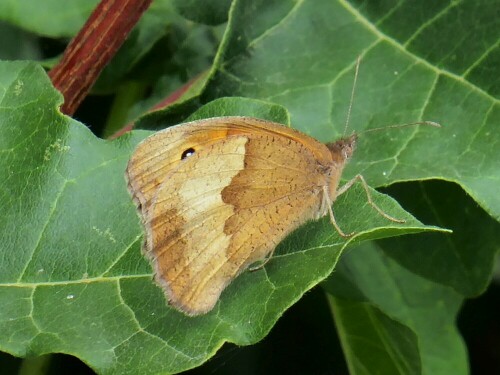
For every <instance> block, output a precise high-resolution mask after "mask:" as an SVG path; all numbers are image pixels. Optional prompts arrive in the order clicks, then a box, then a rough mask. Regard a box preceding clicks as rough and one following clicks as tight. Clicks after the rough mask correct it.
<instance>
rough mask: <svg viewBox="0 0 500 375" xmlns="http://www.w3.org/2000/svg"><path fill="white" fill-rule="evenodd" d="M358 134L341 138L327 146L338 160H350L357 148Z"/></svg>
mask: <svg viewBox="0 0 500 375" xmlns="http://www.w3.org/2000/svg"><path fill="white" fill-rule="evenodd" d="M357 140H358V136H357V134H352V135H350V136H349V137H346V138H341V139H339V140H338V141H335V142H332V143H328V144H327V145H326V146H327V147H328V149H329V150H330V152H331V153H332V157H333V159H334V160H336V161H338V162H346V161H347V160H349V159H350V158H351V156H352V154H353V152H354V150H355V149H356V142H357Z"/></svg>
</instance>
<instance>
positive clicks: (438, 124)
mask: <svg viewBox="0 0 500 375" xmlns="http://www.w3.org/2000/svg"><path fill="white" fill-rule="evenodd" d="M423 123H424V124H426V125H430V126H434V127H436V128H442V126H441V124H440V123H438V122H435V121H424V122H423Z"/></svg>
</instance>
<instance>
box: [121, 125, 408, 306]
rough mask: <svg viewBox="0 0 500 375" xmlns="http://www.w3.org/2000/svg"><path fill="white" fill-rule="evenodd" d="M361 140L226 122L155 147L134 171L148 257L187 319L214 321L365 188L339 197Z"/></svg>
mask: <svg viewBox="0 0 500 375" xmlns="http://www.w3.org/2000/svg"><path fill="white" fill-rule="evenodd" d="M355 144H356V135H351V136H349V137H346V138H343V139H340V140H338V141H336V142H334V143H329V144H326V145H325V144H323V143H320V142H319V141H317V140H315V139H314V138H311V137H309V136H307V135H305V134H303V133H300V132H298V131H296V130H294V129H291V128H287V127H285V126H283V125H280V124H277V123H273V122H268V121H263V120H258V119H255V118H250V117H218V118H210V119H206V120H199V121H194V122H190V123H185V124H181V125H177V126H173V127H170V128H168V129H165V130H163V131H159V132H157V133H155V134H154V135H152V136H150V137H149V138H146V139H145V140H144V141H143V142H142V143H140V144H139V145H138V147H137V149H136V150H135V151H134V153H133V155H132V157H131V159H130V161H129V163H128V167H127V171H126V176H127V179H128V186H129V191H130V193H131V195H132V196H133V198H134V201H135V203H136V204H137V206H138V210H139V213H140V216H141V219H142V223H143V225H144V228H145V232H146V236H145V243H144V247H143V250H144V252H145V254H146V255H147V256H148V257H149V258H150V259H151V261H152V263H153V266H154V270H155V274H156V280H157V282H158V284H159V285H160V286H161V287H162V288H163V289H164V290H165V293H166V296H167V298H168V300H169V302H170V303H171V304H172V305H173V306H175V307H176V308H177V309H179V310H181V311H183V312H184V313H186V314H188V315H198V314H203V313H206V312H208V311H210V310H211V309H212V308H213V306H214V305H215V303H216V302H217V300H218V299H219V296H220V294H221V292H222V291H223V290H224V288H225V287H226V286H227V285H228V284H229V283H230V282H231V281H232V280H233V279H234V278H235V277H236V276H237V275H238V274H240V273H241V272H242V271H243V270H245V269H246V268H248V266H249V265H251V264H253V263H255V262H256V261H259V260H264V259H266V258H267V259H269V257H270V256H271V254H272V252H273V250H274V249H275V247H276V246H277V245H278V243H279V242H280V241H282V240H283V239H284V238H285V236H287V235H288V234H289V233H290V232H292V231H293V230H294V229H296V228H297V227H299V226H300V225H301V224H303V223H305V222H306V221H308V220H311V219H312V220H315V219H319V218H321V217H323V216H325V215H327V214H329V215H330V219H331V222H332V224H333V225H334V227H335V228H336V230H337V231H338V232H339V234H340V235H342V236H349V235H350V234H345V233H344V232H343V231H342V230H341V229H340V228H339V226H338V225H337V223H336V221H335V216H334V215H333V211H332V207H331V206H332V202H334V201H335V199H336V198H337V197H338V196H339V195H340V194H342V193H343V192H345V191H346V190H347V189H348V188H349V187H350V186H352V184H353V183H354V182H355V181H357V180H359V181H360V182H361V183H362V184H363V187H364V188H365V190H366V192H367V196H368V201H369V203H370V204H371V205H372V207H374V208H375V209H376V210H377V211H378V212H379V213H380V214H381V215H383V216H384V217H386V218H388V219H389V220H392V221H398V220H397V219H395V218H392V217H390V216H388V215H387V214H386V213H384V212H383V211H382V210H381V209H380V208H379V207H377V206H376V205H375V204H374V203H373V202H372V201H371V198H370V193H369V190H368V187H367V185H366V183H365V181H364V179H363V177H362V176H360V175H358V176H356V177H355V178H354V179H352V180H351V181H349V182H348V183H347V184H346V185H344V186H343V187H341V188H340V189H339V188H338V186H339V181H340V176H341V174H342V170H343V168H344V166H345V164H346V162H347V161H348V160H349V158H350V156H351V155H352V153H353V151H354V148H355Z"/></svg>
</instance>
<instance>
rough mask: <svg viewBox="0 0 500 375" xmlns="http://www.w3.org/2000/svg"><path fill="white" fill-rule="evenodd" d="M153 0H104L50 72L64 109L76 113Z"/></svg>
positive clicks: (62, 109)
mask: <svg viewBox="0 0 500 375" xmlns="http://www.w3.org/2000/svg"><path fill="white" fill-rule="evenodd" d="M151 2H152V0H102V1H101V2H100V3H99V4H98V5H97V7H96V8H95V9H94V11H93V12H92V14H91V15H90V17H89V19H88V20H87V22H86V23H85V25H84V26H83V28H82V29H81V30H80V32H79V33H78V34H77V35H76V36H75V38H74V39H73V40H72V41H71V42H70V43H69V45H68V47H67V48H66V50H65V51H64V55H63V57H62V59H61V61H60V62H59V63H58V64H57V65H56V66H55V67H54V68H53V69H52V70H51V71H50V72H49V77H50V79H51V80H52V83H53V85H54V86H55V87H56V88H57V89H58V90H59V91H60V92H61V93H62V94H63V96H64V104H63V105H62V106H61V111H62V112H63V113H65V114H67V115H72V114H73V113H75V111H76V109H77V108H78V106H79V105H80V103H81V102H82V101H83V99H84V98H85V96H86V95H87V93H88V92H89V91H90V89H91V87H92V85H93V84H94V82H95V81H96V80H97V77H98V76H99V74H100V73H101V71H102V69H103V68H104V67H105V66H106V64H107V63H108V62H109V61H110V60H111V59H112V58H113V56H114V55H115V54H116V51H117V50H118V48H120V46H121V45H122V44H123V42H124V41H125V39H126V38H127V36H128V34H129V33H130V31H131V30H132V28H133V27H134V26H135V24H136V23H137V21H139V19H140V17H141V15H142V14H143V13H144V12H145V11H146V9H147V8H148V7H149V5H150V4H151Z"/></svg>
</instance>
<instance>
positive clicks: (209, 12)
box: [173, 0, 231, 25]
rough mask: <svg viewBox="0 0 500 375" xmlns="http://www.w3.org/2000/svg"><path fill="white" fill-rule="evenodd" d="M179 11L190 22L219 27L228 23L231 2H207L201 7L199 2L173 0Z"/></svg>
mask: <svg viewBox="0 0 500 375" xmlns="http://www.w3.org/2000/svg"><path fill="white" fill-rule="evenodd" d="M173 3H174V5H175V7H176V9H177V11H178V12H179V13H180V14H182V15H183V16H184V17H185V18H187V19H188V20H191V21H194V22H199V23H204V24H206V25H219V24H221V23H223V22H226V21H227V12H228V10H229V7H230V6H231V0H217V1H209V2H205V3H204V4H203V6H200V2H199V1H198V0H173Z"/></svg>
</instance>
